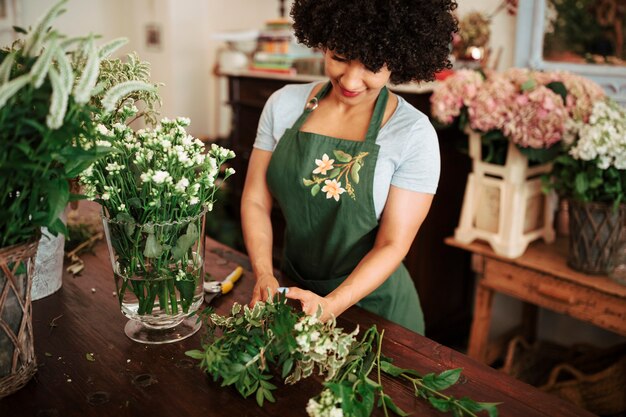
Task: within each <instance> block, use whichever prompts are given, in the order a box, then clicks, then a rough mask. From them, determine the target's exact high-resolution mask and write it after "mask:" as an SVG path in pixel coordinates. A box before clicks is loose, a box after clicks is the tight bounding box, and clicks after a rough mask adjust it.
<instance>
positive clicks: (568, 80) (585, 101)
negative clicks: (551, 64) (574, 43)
mask: <svg viewBox="0 0 626 417" xmlns="http://www.w3.org/2000/svg"><path fill="white" fill-rule="evenodd" d="M549 74H550V76H551V81H560V82H562V83H563V85H565V89H566V90H567V100H566V103H565V104H566V106H567V111H568V113H569V115H570V116H571V117H572V118H573V119H574V120H576V121H582V122H588V121H589V116H590V115H591V111H592V110H593V105H594V103H595V102H597V101H601V100H604V99H605V97H606V93H605V92H604V90H603V89H602V87H600V86H599V85H598V84H597V83H595V82H593V81H592V80H590V79H589V78H585V77H581V76H580V75H576V74H572V73H570V72H566V71H559V72H553V73H549Z"/></svg>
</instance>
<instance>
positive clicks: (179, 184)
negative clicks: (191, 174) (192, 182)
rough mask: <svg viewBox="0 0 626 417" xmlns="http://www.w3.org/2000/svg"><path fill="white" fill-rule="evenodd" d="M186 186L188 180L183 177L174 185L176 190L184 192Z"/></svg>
mask: <svg viewBox="0 0 626 417" xmlns="http://www.w3.org/2000/svg"><path fill="white" fill-rule="evenodd" d="M188 186H189V180H188V179H187V178H185V177H183V178H182V179H181V180H180V181H178V182H177V183H176V186H175V187H174V188H175V189H176V191H179V192H181V193H184V192H185V190H186V189H187V187H188Z"/></svg>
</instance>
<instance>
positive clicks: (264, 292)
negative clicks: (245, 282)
mask: <svg viewBox="0 0 626 417" xmlns="http://www.w3.org/2000/svg"><path fill="white" fill-rule="evenodd" d="M277 289H278V280H277V279H276V278H275V277H274V276H273V275H265V276H262V277H257V279H256V284H255V285H254V289H253V290H252V299H251V300H250V307H254V305H255V304H256V303H257V302H258V301H266V300H267V299H268V298H270V297H274V294H276V290H277Z"/></svg>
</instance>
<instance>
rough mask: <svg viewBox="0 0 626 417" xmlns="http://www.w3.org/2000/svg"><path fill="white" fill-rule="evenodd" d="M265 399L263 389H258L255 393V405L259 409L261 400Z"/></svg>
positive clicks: (261, 403)
mask: <svg viewBox="0 0 626 417" xmlns="http://www.w3.org/2000/svg"><path fill="white" fill-rule="evenodd" d="M264 399H265V394H264V390H263V388H259V389H258V390H257V391H256V403H257V404H258V405H259V407H263V400H264Z"/></svg>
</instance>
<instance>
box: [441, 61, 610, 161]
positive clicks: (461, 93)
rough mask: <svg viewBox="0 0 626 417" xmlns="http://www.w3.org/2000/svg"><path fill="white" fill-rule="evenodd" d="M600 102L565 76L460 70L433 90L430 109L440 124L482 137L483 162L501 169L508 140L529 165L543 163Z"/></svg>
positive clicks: (588, 84)
mask: <svg viewBox="0 0 626 417" xmlns="http://www.w3.org/2000/svg"><path fill="white" fill-rule="evenodd" d="M604 97H605V95H604V92H603V91H602V89H601V88H600V87H599V86H598V85H597V84H595V83H594V82H592V81H590V80H588V79H586V78H583V77H579V76H576V75H573V74H570V73H567V72H545V73H544V72H539V71H532V70H528V69H520V68H511V69H509V70H506V71H504V72H503V73H496V72H486V73H479V72H476V71H471V70H461V71H458V72H456V73H455V74H454V75H453V76H451V77H448V78H447V79H446V80H445V81H443V82H442V83H441V84H440V86H438V87H437V88H436V90H435V91H434V92H433V95H432V96H431V104H432V113H433V117H434V118H435V119H436V120H438V121H439V122H441V123H443V124H448V125H450V124H455V123H456V124H457V126H458V127H459V128H460V129H461V130H465V131H467V130H468V129H470V130H473V131H475V132H478V133H479V134H480V135H481V137H482V144H483V147H485V148H486V149H485V152H483V154H484V155H487V157H486V158H485V160H486V162H493V163H496V164H503V163H504V158H505V157H506V148H507V146H508V142H509V141H512V142H513V143H515V144H516V145H517V147H518V148H519V149H520V151H522V153H524V154H525V155H526V156H527V157H528V159H529V160H530V161H531V162H538V163H543V162H547V161H550V160H552V159H554V158H555V157H556V156H557V155H558V154H559V152H561V149H562V148H561V146H560V142H561V140H563V139H564V138H567V137H568V136H571V130H572V129H574V127H573V123H575V122H577V121H586V120H587V119H588V117H589V114H590V111H591V106H592V104H593V103H594V102H596V101H597V100H601V99H603V98H604Z"/></svg>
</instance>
